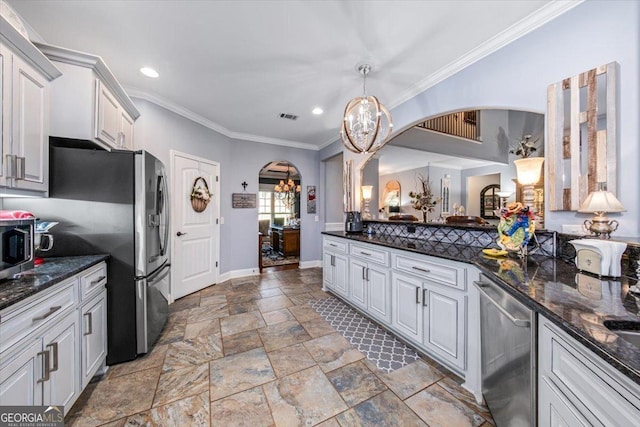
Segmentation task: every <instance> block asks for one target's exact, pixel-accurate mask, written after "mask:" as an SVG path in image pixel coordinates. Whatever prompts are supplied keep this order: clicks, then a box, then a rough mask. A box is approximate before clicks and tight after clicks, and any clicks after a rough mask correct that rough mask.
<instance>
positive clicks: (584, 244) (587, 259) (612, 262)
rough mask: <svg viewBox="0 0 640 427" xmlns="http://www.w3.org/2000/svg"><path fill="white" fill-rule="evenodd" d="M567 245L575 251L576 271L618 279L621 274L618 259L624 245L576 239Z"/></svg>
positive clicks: (608, 241)
mask: <svg viewBox="0 0 640 427" xmlns="http://www.w3.org/2000/svg"><path fill="white" fill-rule="evenodd" d="M569 243H571V244H572V245H573V247H574V248H575V250H576V258H575V263H576V267H578V270H580V271H582V272H586V273H591V274H595V275H597V276H598V277H620V275H621V274H622V266H621V264H620V259H621V258H622V254H623V253H624V251H625V249H626V248H627V244H626V243H622V242H612V241H610V240H599V239H598V240H596V239H577V240H571V241H569Z"/></svg>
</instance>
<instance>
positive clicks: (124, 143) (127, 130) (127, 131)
mask: <svg viewBox="0 0 640 427" xmlns="http://www.w3.org/2000/svg"><path fill="white" fill-rule="evenodd" d="M120 132H121V135H120V138H121V139H120V140H119V141H120V143H121V145H120V148H123V149H126V150H133V147H134V145H133V119H132V118H131V117H130V116H129V115H128V114H127V112H126V111H124V110H122V111H121V112H120Z"/></svg>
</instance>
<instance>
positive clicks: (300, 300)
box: [289, 292, 316, 305]
mask: <svg viewBox="0 0 640 427" xmlns="http://www.w3.org/2000/svg"><path fill="white" fill-rule="evenodd" d="M289 299H290V300H291V302H292V303H293V305H302V304H307V303H308V302H309V301H313V300H314V299H316V298H315V297H314V296H313V295H311V293H310V292H305V293H304V294H297V295H291V296H290V297H289Z"/></svg>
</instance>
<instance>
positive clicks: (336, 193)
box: [321, 153, 344, 223]
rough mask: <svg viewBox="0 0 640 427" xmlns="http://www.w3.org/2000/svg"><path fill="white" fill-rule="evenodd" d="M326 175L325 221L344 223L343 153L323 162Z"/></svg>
mask: <svg viewBox="0 0 640 427" xmlns="http://www.w3.org/2000/svg"><path fill="white" fill-rule="evenodd" d="M321 166H322V168H321V169H322V171H323V173H324V176H325V177H324V183H325V185H324V187H323V188H325V189H326V191H325V192H324V197H323V198H324V200H325V203H324V221H325V222H326V223H337V222H340V223H342V222H344V203H343V202H344V201H343V198H342V153H339V154H337V155H335V156H333V157H330V158H328V159H327V160H324V161H323V162H322V165H321Z"/></svg>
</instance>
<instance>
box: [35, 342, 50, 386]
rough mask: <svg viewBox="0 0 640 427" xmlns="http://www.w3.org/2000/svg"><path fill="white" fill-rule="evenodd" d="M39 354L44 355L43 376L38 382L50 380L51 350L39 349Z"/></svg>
mask: <svg viewBox="0 0 640 427" xmlns="http://www.w3.org/2000/svg"><path fill="white" fill-rule="evenodd" d="M37 356H42V378H40V379H39V380H38V383H43V382H45V381H49V351H48V350H47V351H39V352H38V354H37Z"/></svg>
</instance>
